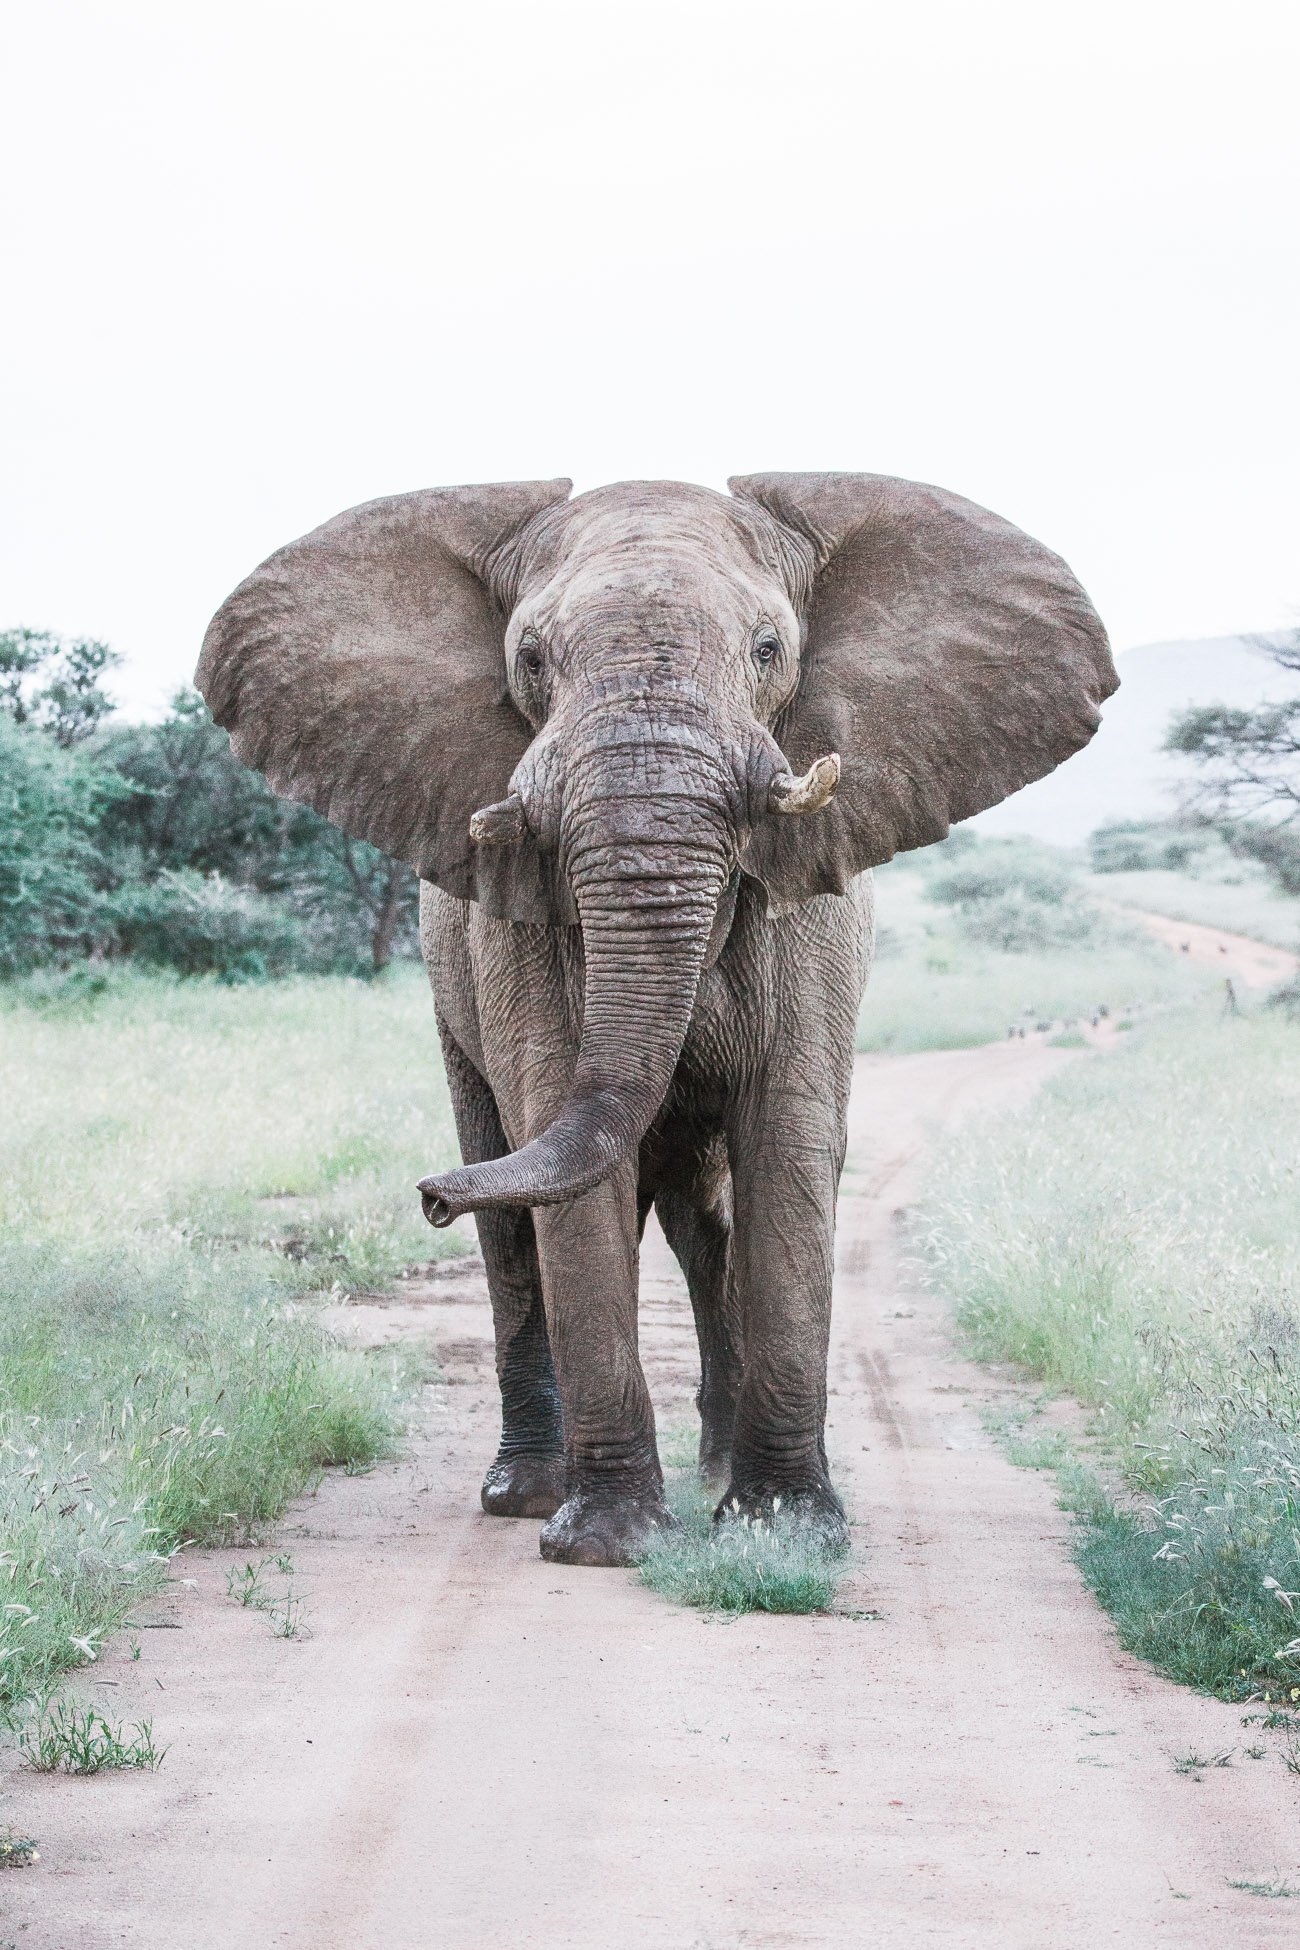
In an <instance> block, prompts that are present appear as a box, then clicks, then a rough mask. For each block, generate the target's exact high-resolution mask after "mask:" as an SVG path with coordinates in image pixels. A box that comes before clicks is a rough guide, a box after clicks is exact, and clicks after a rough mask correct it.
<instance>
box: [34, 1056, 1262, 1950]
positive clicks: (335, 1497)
mask: <svg viewBox="0 0 1300 1950" xmlns="http://www.w3.org/2000/svg"><path fill="white" fill-rule="evenodd" d="M1071 1060H1073V1059H1072V1058H1071V1057H1070V1056H1069V1055H1068V1054H1067V1053H1064V1052H1060V1051H1053V1050H1050V1049H1048V1048H1047V1047H1046V1046H1045V1045H1044V1044H1043V1043H1042V1042H1041V1041H1037V1040H1034V1041H1029V1042H1024V1043H1022V1042H1019V1041H1017V1042H1016V1043H1014V1044H1009V1045H1004V1046H995V1047H992V1048H987V1049H980V1050H969V1051H960V1052H952V1053H941V1054H935V1055H922V1056H913V1057H905V1058H895V1059H889V1058H864V1059H862V1060H861V1069H860V1073H859V1077H858V1084H857V1089H856V1092H855V1096H854V1107H853V1133H852V1153H851V1168H850V1171H849V1173H848V1174H847V1176H846V1181H845V1199H844V1206H843V1224H842V1233H841V1244H840V1278H839V1282H838V1287H837V1311H836V1324H835V1336H834V1346H833V1352H832V1364H831V1387H832V1395H831V1410H832V1417H831V1431H830V1442H831V1449H832V1455H833V1457H834V1459H835V1461H836V1464H837V1470H838V1475H839V1480H840V1482H841V1484H842V1486H843V1487H844V1488H845V1490H846V1491H847V1495H848V1498H849V1500H850V1504H851V1511H852V1514H853V1515H854V1517H855V1519H856V1528H855V1533H854V1535H855V1539H856V1542H855V1547H854V1566H853V1571H852V1576H851V1579H850V1582H849V1585H848V1587H847V1588H846V1590H845V1592H844V1594H843V1599H842V1603H843V1607H844V1615H842V1616H833V1617H825V1618H802V1619H782V1618H762V1617H749V1618H745V1619H742V1620H740V1621H738V1622H735V1623H724V1622H720V1621H717V1620H710V1619H707V1618H704V1617H701V1616H699V1615H698V1614H695V1613H690V1612H684V1611H677V1610H674V1609H673V1608H672V1607H670V1606H669V1605H667V1604H665V1603H664V1602H663V1601H662V1600H660V1599H658V1598H656V1597H655V1596H653V1595H652V1594H651V1593H650V1592H648V1591H646V1590H644V1589H642V1588H641V1587H640V1586H639V1584H638V1583H637V1581H636V1578H635V1576H634V1575H633V1574H632V1573H628V1572H618V1571H579V1570H561V1569H556V1568H555V1567H553V1566H549V1565H546V1564H543V1563H542V1561H541V1560H540V1558H539V1557H538V1555H537V1542H536V1529H537V1526H536V1525H535V1524H533V1523H509V1522H503V1521H501V1520H499V1519H488V1518H485V1517H483V1516H481V1515H480V1514H479V1512H478V1508H477V1488H478V1482H479V1478H480V1475H481V1473H482V1469H483V1466H484V1464H485V1463H486V1461H487V1460H488V1459H489V1457H490V1455H491V1452H492V1448H493V1441H494V1437H495V1433H496V1429H495V1406H494V1397H493V1384H492V1369H491V1358H490V1325H489V1316H488V1310H487V1306H486V1302H485V1295H484V1291H483V1287H482V1285H481V1281H480V1278H479V1276H478V1274H477V1273H476V1272H475V1271H474V1270H473V1269H472V1268H468V1269H465V1270H462V1271H461V1272H459V1273H455V1274H453V1275H452V1276H450V1277H444V1278H441V1279H438V1280H430V1281H427V1282H424V1283H422V1284H412V1285H410V1286H408V1288H407V1289H406V1291H405V1292H404V1294H403V1295H402V1297H401V1299H400V1300H398V1301H396V1302H394V1303H393V1304H391V1305H387V1306H382V1305H376V1304H366V1305H361V1306H358V1307H355V1308H353V1309H352V1310H350V1316H349V1318H350V1322H351V1325H352V1326H353V1328H354V1329H355V1330H356V1331H358V1333H359V1334H360V1336H361V1337H362V1338H363V1339H367V1340H372V1341H379V1340H385V1339H391V1338H394V1337H398V1336H407V1335H419V1336H428V1337H429V1338H430V1339H431V1340H432V1341H433V1343H434V1344H435V1346H436V1348H437V1350H438V1354H439V1359H440V1361H441V1363H442V1370H443V1379H442V1380H441V1382H439V1383H437V1384H435V1385H434V1386H432V1387H431V1388H430V1389H429V1390H428V1391H427V1412H426V1414H425V1415H424V1417H423V1426H422V1428H421V1429H420V1431H419V1432H418V1433H417V1434H416V1435H415V1437H414V1438H413V1440H412V1443H411V1446H410V1451H409V1454H408V1456H407V1458H406V1459H405V1460H404V1461H402V1462H401V1463H399V1464H395V1465H393V1466H389V1467H385V1468H382V1469H379V1470H376V1471H375V1472H374V1473H373V1474H371V1475H369V1476H366V1477H358V1478H351V1479H349V1478H336V1479H332V1480H331V1481H329V1482H328V1483H327V1484H325V1485H324V1486H323V1488H322V1489H321V1490H320V1492H319V1493H318V1494H317V1495H316V1496H314V1497H312V1498H311V1499H309V1500H306V1501H304V1502H303V1503H302V1504H301V1505H300V1506H298V1507H297V1508H296V1509H295V1510H294V1511H293V1513H292V1514H291V1516H290V1518H289V1519H288V1520H287V1521H286V1523H285V1525H284V1527H283V1531H282V1534H281V1539H280V1543H279V1545H278V1546H277V1547H280V1545H282V1546H283V1547H284V1548H287V1549H288V1550H290V1551H291V1552H292V1556H293V1562H294V1571H293V1577H292V1585H293V1588H294V1589H295V1590H297V1591H300V1592H302V1593H303V1594H304V1596H305V1598H306V1602H307V1607H308V1624H309V1627H310V1632H311V1636H310V1637H307V1638H303V1639H295V1640H282V1639H277V1638H275V1637H274V1636H273V1635H272V1633H271V1632H270V1630H269V1629H268V1625H267V1622H266V1619H265V1617H264V1616H263V1615H261V1614H259V1613H257V1612H254V1611H249V1610H244V1609H241V1608H240V1607H238V1606H237V1605H235V1604H233V1603H232V1602H231V1601H230V1600H229V1598H228V1597H227V1596H226V1587H225V1572H226V1568H227V1566H228V1565H230V1564H232V1563H238V1562H242V1561H243V1559H244V1557H245V1556H246V1555H247V1553H239V1554H230V1553H227V1554H212V1555H206V1556H199V1555H196V1556H195V1557H194V1558H193V1559H190V1560H187V1561H185V1562H184V1564H183V1565H182V1567H181V1569H182V1571H183V1573H184V1581H182V1582H179V1583H177V1584H176V1585H174V1586H173V1587H171V1588H170V1590H169V1591H168V1593H167V1594H166V1595H165V1596H164V1597H163V1598H162V1599H161V1600H160V1601H158V1602H156V1603H152V1604H149V1605H145V1606H142V1607H141V1608H140V1611H139V1613H138V1618H139V1620H140V1623H141V1626H142V1628H143V1629H141V1630H140V1631H139V1632H138V1635H137V1636H138V1641H139V1644H140V1646H141V1648H142V1649H141V1656H140V1658H139V1660H138V1661H137V1662H132V1661H131V1660H130V1659H129V1658H128V1657H127V1655H126V1651H125V1648H123V1649H122V1650H119V1651H115V1652H114V1653H113V1654H112V1655H111V1656H110V1657H108V1658H106V1659H105V1661H104V1663H103V1665H102V1667H101V1668H99V1669H98V1670H97V1671H96V1672H95V1673H94V1674H93V1675H89V1674H88V1675H85V1676H84V1684H83V1690H85V1691H86V1692H87V1693H88V1694H89V1695H90V1696H91V1697H95V1698H97V1699H98V1700H100V1701H101V1702H103V1703H105V1704H107V1705H109V1706H110V1707H111V1710H113V1711H114V1712H115V1713H117V1714H119V1715H121V1716H122V1717H124V1718H127V1719H134V1718H137V1717H139V1716H140V1715H142V1714H149V1715H151V1716H152V1718H153V1721H154V1725H155V1731H156V1735H157V1737H158V1738H160V1739H161V1740H163V1741H165V1742H167V1743H168V1744H169V1752H168V1755H167V1758H166V1761H165V1763H164V1765H163V1767H162V1769H161V1771H160V1772H159V1773H158V1774H156V1775H147V1776H134V1775H129V1774H126V1775H115V1776H111V1775H110V1776H99V1777H96V1778H94V1779H91V1780H68V1779H61V1778H59V1779H43V1778H38V1777H34V1776H32V1775H30V1774H19V1775H18V1776H16V1777H15V1778H13V1779H12V1780H11V1781H10V1783H9V1786H10V1787H11V1789H12V1790H13V1792H12V1795H11V1797H9V1798H10V1813H11V1815H13V1816H16V1818H17V1819H18V1821H19V1822H20V1824H21V1825H22V1826H23V1828H25V1829H27V1830H28V1831H29V1832H31V1833H33V1834H35V1835H36V1836H37V1837H38V1838H39V1840H40V1843H41V1848H42V1855H43V1860H42V1862H41V1864H40V1865H39V1866H38V1867H36V1868H33V1869H29V1870H25V1871H22V1872H16V1873H11V1874H7V1875H5V1876H4V1877H3V1878H2V1879H0V1915H2V1916H3V1918H4V1920H3V1921H0V1944H5V1943H9V1944H13V1945H21V1946H22V1950H101V1946H109V1945H118V1944H127V1945H133V1946H139V1950H154V1947H155V1946H157V1950H162V1946H167V1950H174V1946H176V1945H177V1944H184V1945H186V1946H188V1947H189V1950H208V1947H209V1946H222V1950H225V1947H226V1946H230V1947H231V1950H235V1946H238V1947H239V1950H262V1947H263V1946H268V1947H269V1946H287V1947H291V1950H416V1946H426V1945H428V1946H433V1945H436V1946H439V1947H440V1950H444V1947H445V1950H471V1947H472V1950H480V1946H481V1950H507V1947H509V1950H518V1947H522V1950H559V1947H560V1946H565V1947H566V1950H611V1946H622V1945H625V1944H626V1945H636V1946H638V1950H742V1946H743V1947H744V1950H759V1947H760V1946H763V1947H766V1946H774V1947H775V1946H802V1945H816V1946H839V1945H853V1946H855V1950H856V1946H859V1945H862V1944H864V1943H865V1944H874V1943H880V1944H884V1945H888V1946H889V1950H911V1946H913V1945H917V1946H932V1945H943V1946H971V1947H972V1950H1043V1947H1044V1946H1051V1950H1073V1947H1074V1946H1080V1950H1082V1946H1085V1945H1086V1946H1089V1950H1091V1947H1092V1946H1094V1945H1095V1944H1097V1943H1099V1942H1107V1943H1116V1944H1121V1945H1124V1946H1126V1950H1127V1947H1130V1946H1132V1947H1136V1950H1146V1946H1156V1945H1169V1946H1175V1947H1176V1950H1200V1947H1201V1946H1205V1950H1210V1946H1213V1947H1214V1950H1220V1946H1222V1945H1224V1944H1226V1943H1229V1942H1231V1943H1233V1944H1234V1945H1239V1946H1255V1945H1281V1944H1283V1943H1291V1944H1293V1943H1295V1941H1296V1937H1297V1931H1300V1901H1297V1902H1289V1901H1286V1900H1276V1901H1271V1900H1267V1899H1264V1898H1261V1897H1258V1896H1254V1895H1251V1894H1248V1893H1245V1892H1241V1891H1236V1890H1234V1889H1232V1888H1231V1887H1230V1886H1229V1882H1228V1879H1229V1878H1268V1877H1272V1876H1273V1875H1274V1874H1275V1873H1276V1872H1278V1871H1279V1870H1280V1871H1283V1872H1287V1873H1289V1874H1290V1875H1291V1877H1292V1879H1293V1880H1296V1879H1300V1877H1298V1872H1300V1823H1298V1821H1297V1816H1298V1815H1300V1782H1298V1781H1297V1780H1296V1779H1295V1778H1294V1777H1293V1776H1291V1775H1289V1774H1287V1773H1286V1772H1285V1771H1284V1769H1283V1767H1282V1765H1281V1762H1280V1759H1279V1757H1278V1755H1277V1754H1276V1752H1270V1753H1269V1754H1268V1756H1267V1758H1266V1759H1264V1760H1260V1761H1252V1760H1250V1759H1249V1758H1247V1757H1246V1756H1245V1754H1244V1751H1243V1748H1244V1745H1245V1743H1246V1742H1247V1741H1248V1740H1250V1739H1252V1738H1253V1737H1254V1736H1252V1735H1249V1734H1246V1733H1244V1732H1243V1730H1242V1728H1241V1725H1240V1715H1239V1713H1237V1712H1236V1711H1234V1710H1232V1709H1230V1708H1228V1707H1225V1706H1222V1705H1219V1704H1218V1703H1216V1702H1213V1701H1208V1700H1204V1699H1200V1698H1198V1697H1196V1696H1195V1695H1193V1694H1191V1693H1188V1692H1184V1691H1181V1690H1179V1689H1178V1688H1176V1687H1174V1686H1172V1685H1169V1684H1166V1683H1165V1682H1163V1681H1161V1680H1159V1679H1157V1678H1155V1677H1153V1676H1152V1675H1151V1674H1150V1673H1148V1672H1146V1671H1145V1670H1143V1669H1142V1668H1141V1667H1139V1666H1138V1665H1136V1664H1135V1663H1134V1662H1133V1661H1132V1660H1131V1659H1129V1658H1127V1657H1126V1656H1124V1655H1123V1654H1121V1653H1120V1652H1119V1651H1118V1650H1117V1649H1116V1647H1115V1645H1114V1642H1113V1640H1112V1637H1111V1634H1110V1632H1109V1629H1108V1626H1107V1624H1106V1621H1105V1619H1104V1617H1103V1616H1102V1615H1101V1614H1100V1613H1099V1612H1098V1611H1097V1609H1096V1608H1095V1607H1094V1605H1093V1604H1092V1602H1091V1600H1090V1599H1089V1598H1088V1596H1087V1595H1086V1593H1085V1592H1084V1590H1083V1589H1082V1587H1081V1584H1080V1582H1079V1578H1078V1575H1077V1573H1076V1572H1075V1570H1074V1569H1073V1567H1072V1565H1071V1563H1070V1560H1069V1556H1068V1552H1067V1548H1066V1523H1065V1520H1064V1518H1063V1517H1062V1516H1061V1514H1060V1513H1059V1512H1058V1511H1057V1510H1056V1508H1055V1507H1054V1503H1053V1496H1052V1489H1051V1484H1050V1482H1049V1481H1048V1480H1046V1479H1045V1478H1044V1477H1042V1476H1041V1475H1036V1474H1034V1473H1031V1472H1028V1471H1024V1470H1017V1469H1014V1468H1012V1467H1011V1466H1010V1465H1009V1464H1008V1463H1007V1462H1006V1461H1005V1460H1004V1459H1003V1457H1002V1456H1001V1454H1000V1453H999V1452H998V1451H997V1449H996V1448H995V1447H994V1446H993V1445H992V1443H991V1441H990V1439H989V1438H988V1437H987V1436H986V1435H985V1433H984V1432H983V1428H982V1424H981V1420H980V1410H981V1407H982V1406H983V1405H984V1404H986V1403H987V1402H989V1401H990V1400H993V1399H997V1398H999V1397H1000V1396H1005V1395H1006V1394H1007V1393H1008V1391H1009V1389H1010V1386H1011V1384H1010V1383H1009V1382H1008V1381H1007V1380H1006V1379H1005V1378H1000V1377H998V1376H997V1375H992V1376H991V1375H990V1374H989V1373H988V1372H987V1371H985V1370H981V1369H977V1368H974V1367H972V1366H970V1365H968V1364H967V1363H965V1362H963V1361H962V1360H961V1359H959V1358H958V1357H957V1355H956V1354H955V1353H954V1351H953V1348H952V1346H951V1343H950V1341H949V1339H948V1336H947V1334H946V1332H945V1328H944V1317H943V1309H942V1307H941V1305H939V1304H938V1303H936V1302H934V1301H931V1300H928V1299H926V1298H925V1297H924V1296H921V1295H919V1294H917V1293H916V1292H915V1291H913V1290H912V1288H911V1287H910V1285H909V1284H908V1282H907V1280H906V1277H905V1270H904V1269H903V1267H902V1265H901V1257H900V1245H899V1238H898V1226H897V1223H896V1220H897V1213H898V1208H899V1207H900V1206H902V1205H903V1204H904V1203H905V1202H906V1200H907V1199H908V1197H909V1195H910V1194H911V1191H912V1188H913V1185H914V1173H915V1163H916V1159H917V1156H918V1153H919V1151H920V1148H921V1146H922V1145H923V1143H924V1141H925V1138H926V1135H927V1133H928V1132H929V1131H930V1130H931V1129H932V1128H933V1127H934V1126H936V1125H940V1124H944V1123H947V1122H950V1121H951V1120H952V1119H954V1118H956V1117H958V1116H961V1115H963V1114H965V1113H967V1112H968V1111H971V1110H974V1109H977V1108H980V1107H983V1106H986V1105H991V1104H995V1103H1002V1104H1013V1103H1014V1102H1016V1101H1017V1100H1023V1098H1024V1097H1025V1096H1026V1095H1027V1094H1028V1093H1029V1092H1030V1091H1031V1090H1032V1089H1033V1088H1034V1087H1035V1086H1036V1085H1037V1084H1038V1083H1039V1082H1040V1081H1041V1080H1042V1079H1043V1078H1044V1077H1046V1076H1048V1075H1049V1074H1051V1073H1052V1072H1053V1071H1054V1070H1055V1069H1056V1068H1057V1067H1058V1066H1059V1065H1061V1064H1062V1063H1065V1062H1068V1061H1071ZM644 1288H645V1304H644V1314H643V1319H644V1342H645V1350H646V1357H647V1364H648V1367H649V1370H650V1374H651V1377H652V1384H653V1387H654V1390H655V1394H656V1399H657V1401H658V1403H659V1404H660V1406H661V1408H662V1409H664V1410H666V1411H668V1412H669V1413H670V1414H671V1413H672V1412H673V1411H674V1410H677V1411H680V1409H681V1406H682V1405H683V1404H684V1403H685V1402H686V1401H687V1399H688V1398H689V1393H690V1389H691V1386H692V1383H693V1379H694V1371H695V1355H694V1348H693V1341H692V1335H691V1331H690V1325H689V1311H688V1309H687V1306H686V1303H685V1299H684V1296H683V1292H682V1289H681V1285H680V1282H679V1281H678V1279H677V1277H676V1275H675V1272H674V1271H673V1268H672V1264H671V1261H670V1260H669V1258H668V1255H667V1253H666V1249H665V1248H664V1247H663V1244H662V1241H661V1240H659V1239H658V1238H657V1237H655V1238H652V1239H651V1240H650V1241H649V1242H648V1248H647V1254H646V1267H645V1278H644ZM271 1582H272V1584H273V1586H274V1587H275V1588H277V1589H282V1588H283V1585H284V1582H285V1580H284V1579H283V1578H282V1577H278V1576H272V1577H271ZM160 1627H171V1628H174V1629H158V1628H160ZM150 1628H152V1629H150ZM1226 1750H1233V1760H1232V1764H1231V1765H1230V1766H1226V1767H1222V1768H1212V1769H1211V1770H1209V1771H1208V1772H1207V1773H1206V1774H1205V1776H1204V1778H1203V1779H1202V1780H1199V1781H1197V1780H1194V1779H1191V1778H1187V1777H1183V1776H1179V1775H1178V1774H1177V1773H1175V1771H1174V1767H1173V1757H1175V1756H1179V1755H1183V1754H1187V1753H1189V1752H1192V1751H1197V1752H1200V1753H1202V1754H1205V1755H1209V1754H1214V1753H1217V1752H1221V1751H1226ZM1293 1910H1294V1911H1296V1912H1297V1914H1295V1915H1292V1914H1291V1912H1292V1911H1293Z"/></svg>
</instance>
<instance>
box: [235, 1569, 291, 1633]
mask: <svg viewBox="0 0 1300 1950" xmlns="http://www.w3.org/2000/svg"><path fill="white" fill-rule="evenodd" d="M272 1569H274V1570H276V1571H279V1572H280V1573H281V1574H282V1576H284V1577H289V1576H291V1575H292V1573H293V1558H292V1557H291V1556H290V1555H289V1552H288V1551H281V1552H280V1554H279V1556H278V1557H264V1558H263V1559H262V1561H261V1563H260V1564H253V1563H251V1562H249V1563H247V1564H244V1565H242V1566H239V1567H237V1568H235V1569H233V1570H230V1571H227V1572H226V1594H227V1596H228V1597H231V1598H233V1599H234V1600H235V1603H236V1604H239V1605H247V1606H249V1607H250V1608H251V1609H252V1610H253V1611H260V1612H262V1613H263V1615H264V1616H265V1618H266V1621H267V1623H268V1625H269V1626H270V1627H271V1630H272V1632H273V1633H274V1634H275V1636H276V1638H278V1639H301V1638H306V1637H307V1601H306V1599H305V1598H303V1597H302V1596H301V1595H300V1594H299V1593H298V1592H296V1591H285V1592H282V1593H281V1594H280V1596H279V1597H276V1596H275V1595H274V1594H273V1593H272V1592H269V1591H267V1590H265V1589H264V1587H263V1584H262V1579H263V1578H264V1577H265V1575H266V1573H267V1572H268V1571H269V1570H272Z"/></svg>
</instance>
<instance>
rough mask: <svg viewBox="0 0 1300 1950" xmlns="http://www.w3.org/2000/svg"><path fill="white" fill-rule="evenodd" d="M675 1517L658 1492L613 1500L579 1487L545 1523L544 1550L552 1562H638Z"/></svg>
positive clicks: (674, 1524)
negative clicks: (596, 1495) (657, 1494)
mask: <svg viewBox="0 0 1300 1950" xmlns="http://www.w3.org/2000/svg"><path fill="white" fill-rule="evenodd" d="M677 1527H678V1526H677V1519H676V1517H674V1516H673V1515H672V1513H671V1512H670V1511H669V1509H668V1508H667V1506H666V1504H665V1503H664V1501H663V1498H662V1496H653V1495H652V1496H628V1497H624V1498H621V1499H620V1500H619V1501H618V1502H611V1501H610V1500H609V1498H608V1496H604V1497H601V1498H600V1499H597V1498H596V1497H594V1496H593V1495H591V1493H590V1492H584V1491H581V1490H580V1491H578V1492H577V1494H576V1495H574V1496H571V1497H569V1498H568V1500H567V1501H566V1502H565V1503H564V1504H563V1505H562V1507H561V1508H560V1509H558V1510H557V1511H556V1513H555V1515H554V1516H553V1517H552V1518H551V1521H550V1522H549V1523H548V1524H546V1525H545V1526H544V1527H543V1530H542V1535H541V1551H542V1556H543V1557H544V1558H546V1560H547V1561H548V1563H551V1564H608V1565H627V1564H638V1563H639V1562H640V1561H641V1559H642V1557H644V1555H645V1553H646V1551H647V1549H648V1548H649V1546H650V1545H651V1544H652V1543H653V1542H654V1541H655V1539H656V1538H657V1537H659V1536H661V1535H662V1533H663V1532H664V1531H665V1530H675V1529H677Z"/></svg>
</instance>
